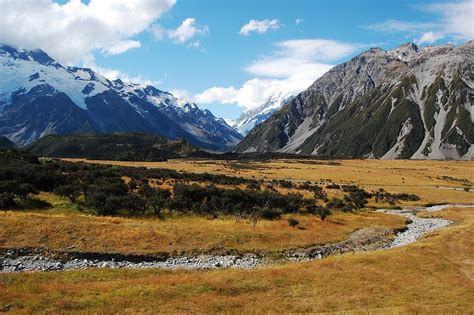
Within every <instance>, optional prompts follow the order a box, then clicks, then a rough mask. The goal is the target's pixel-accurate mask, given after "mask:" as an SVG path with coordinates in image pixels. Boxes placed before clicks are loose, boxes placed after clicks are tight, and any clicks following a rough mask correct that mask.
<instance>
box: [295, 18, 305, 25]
mask: <svg viewBox="0 0 474 315" xmlns="http://www.w3.org/2000/svg"><path fill="white" fill-rule="evenodd" d="M303 21H304V20H303V19H296V20H295V24H296V25H298V24H300V23H303Z"/></svg>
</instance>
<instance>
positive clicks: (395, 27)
mask: <svg viewBox="0 0 474 315" xmlns="http://www.w3.org/2000/svg"><path fill="white" fill-rule="evenodd" d="M436 26H437V24H436V23H421V22H410V21H402V20H387V21H384V22H380V23H375V24H371V25H368V26H367V28H368V29H370V30H374V31H378V32H419V31H425V30H427V29H430V28H434V27H436Z"/></svg>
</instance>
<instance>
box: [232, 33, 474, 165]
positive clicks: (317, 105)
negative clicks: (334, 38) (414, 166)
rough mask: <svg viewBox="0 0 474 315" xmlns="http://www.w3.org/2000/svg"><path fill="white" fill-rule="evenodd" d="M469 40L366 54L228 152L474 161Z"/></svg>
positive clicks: (473, 66)
mask: <svg viewBox="0 0 474 315" xmlns="http://www.w3.org/2000/svg"><path fill="white" fill-rule="evenodd" d="M473 61H474V41H470V42H467V43H465V44H463V45H460V46H453V45H443V46H429V47H419V46H417V45H415V44H412V43H408V44H404V45H402V46H400V47H397V48H395V49H392V50H390V51H384V50H382V49H380V48H372V49H370V50H368V51H365V52H363V53H362V54H360V55H358V56H356V57H354V58H353V59H351V60H350V61H348V62H346V63H343V64H341V65H338V66H336V67H334V68H333V69H331V70H330V71H328V72H327V73H326V74H324V75H323V76H322V77H321V78H319V79H318V80H316V81H315V82H314V83H313V85H312V86H311V87H309V88H308V89H307V90H305V91H303V92H302V93H300V94H299V95H297V96H296V97H294V98H293V99H292V100H291V101H289V102H288V103H286V104H285V106H284V107H283V108H282V109H280V110H279V111H277V112H276V113H275V114H273V115H272V116H271V117H270V118H268V119H267V120H266V121H264V122H262V123H261V124H258V125H257V126H256V127H255V128H253V129H252V131H250V132H249V133H248V135H247V136H246V137H245V139H244V140H243V141H241V142H240V143H239V144H238V145H237V147H236V148H235V152H286V153H298V154H312V155H325V156H328V155H329V156H344V157H358V158H362V157H365V158H383V159H394V158H404V159H409V158H412V159H467V160H472V159H473V157H474V150H473V143H474V123H473V119H474V89H473V88H474V62H473Z"/></svg>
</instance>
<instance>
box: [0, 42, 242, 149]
mask: <svg viewBox="0 0 474 315" xmlns="http://www.w3.org/2000/svg"><path fill="white" fill-rule="evenodd" d="M130 131H133V132H145V133H153V134H158V135H161V136H164V137H167V138H169V139H177V138H182V139H185V140H187V141H188V142H189V143H191V144H193V145H195V146H198V147H200V148H203V149H206V150H209V151H227V150H230V149H231V148H232V147H233V146H235V144H237V143H238V142H239V141H240V140H241V139H242V136H241V135H240V134H239V133H238V132H236V131H235V130H233V129H232V128H231V127H230V126H229V125H227V124H226V122H225V121H224V120H223V119H220V118H217V117H215V116H214V115H213V114H212V113H211V112H210V111H208V110H201V109H200V108H199V107H198V106H197V105H196V104H193V103H189V102H186V101H183V100H179V99H177V98H176V97H174V96H173V95H172V94H170V93H168V92H164V91H161V90H159V89H157V88H155V87H153V86H150V85H146V86H144V85H138V84H131V83H124V82H122V81H120V80H116V81H110V80H108V79H106V78H104V77H103V76H101V75H99V74H98V73H95V72H94V71H92V70H90V69H87V68H77V67H64V66H62V65H61V64H59V63H57V62H56V61H55V60H53V59H52V58H50V57H49V56H48V55H47V54H46V53H45V52H43V51H41V50H37V51H26V50H21V49H16V48H13V47H11V46H7V45H0V135H3V136H6V137H7V138H9V139H10V140H12V141H13V142H15V143H17V144H20V145H26V144H30V143H32V142H33V141H35V140H37V139H39V138H41V137H44V136H46V135H48V134H70V133H105V132H130Z"/></svg>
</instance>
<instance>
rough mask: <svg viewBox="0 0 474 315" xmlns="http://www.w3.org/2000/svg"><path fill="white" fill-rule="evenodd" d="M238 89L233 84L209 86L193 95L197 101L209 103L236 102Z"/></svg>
mask: <svg viewBox="0 0 474 315" xmlns="http://www.w3.org/2000/svg"><path fill="white" fill-rule="evenodd" d="M237 93H238V90H237V89H236V88H234V87H233V86H231V87H228V88H225V87H216V86H214V87H211V88H209V89H207V90H205V91H204V92H202V93H200V94H197V95H195V96H194V99H195V100H196V102H198V103H204V104H210V103H214V102H219V103H223V104H230V103H235V102H236V97H237Z"/></svg>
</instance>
